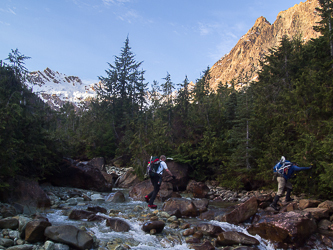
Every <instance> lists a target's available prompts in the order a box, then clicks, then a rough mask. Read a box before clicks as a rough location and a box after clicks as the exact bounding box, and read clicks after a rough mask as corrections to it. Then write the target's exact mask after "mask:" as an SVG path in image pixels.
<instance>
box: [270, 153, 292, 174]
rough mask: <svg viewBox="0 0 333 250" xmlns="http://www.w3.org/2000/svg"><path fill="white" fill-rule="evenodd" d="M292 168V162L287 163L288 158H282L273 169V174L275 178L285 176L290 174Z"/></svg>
mask: <svg viewBox="0 0 333 250" xmlns="http://www.w3.org/2000/svg"><path fill="white" fill-rule="evenodd" d="M291 166H292V163H291V162H290V161H286V158H285V157H284V156H282V157H281V160H280V161H279V162H278V163H276V165H275V166H274V167H273V173H274V177H273V179H274V178H276V177H277V176H283V174H284V173H285V174H287V173H288V169H289V168H290V167H291Z"/></svg>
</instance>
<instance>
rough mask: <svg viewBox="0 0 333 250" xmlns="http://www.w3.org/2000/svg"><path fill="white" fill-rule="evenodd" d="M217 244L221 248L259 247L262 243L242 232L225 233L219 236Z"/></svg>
mask: <svg viewBox="0 0 333 250" xmlns="http://www.w3.org/2000/svg"><path fill="white" fill-rule="evenodd" d="M216 243H217V244H218V245H220V246H232V245H238V244H241V245H259V244H260V242H259V241H258V240H257V239H256V238H254V237H251V236H248V235H246V234H244V233H241V232H232V231H230V232H223V233H220V234H219V235H218V236H217V239H216Z"/></svg>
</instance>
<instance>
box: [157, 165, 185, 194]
mask: <svg viewBox="0 0 333 250" xmlns="http://www.w3.org/2000/svg"><path fill="white" fill-rule="evenodd" d="M167 165H168V168H169V170H170V171H171V173H172V174H173V175H174V176H175V177H176V178H175V179H174V180H173V179H170V177H169V174H168V173H166V171H164V173H163V181H166V180H169V181H170V183H171V184H172V186H173V190H174V191H184V190H186V186H187V184H188V182H189V174H188V171H189V167H188V165H186V164H180V163H178V162H174V161H167Z"/></svg>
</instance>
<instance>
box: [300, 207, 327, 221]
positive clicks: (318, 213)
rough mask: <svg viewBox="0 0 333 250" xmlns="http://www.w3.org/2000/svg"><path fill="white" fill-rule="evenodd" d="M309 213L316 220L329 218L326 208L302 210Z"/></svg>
mask: <svg viewBox="0 0 333 250" xmlns="http://www.w3.org/2000/svg"><path fill="white" fill-rule="evenodd" d="M303 211H304V212H309V213H310V214H311V215H312V216H313V218H315V219H316V220H320V219H327V218H329V217H330V214H329V209H328V208H317V207H309V208H306V209H304V210H303Z"/></svg>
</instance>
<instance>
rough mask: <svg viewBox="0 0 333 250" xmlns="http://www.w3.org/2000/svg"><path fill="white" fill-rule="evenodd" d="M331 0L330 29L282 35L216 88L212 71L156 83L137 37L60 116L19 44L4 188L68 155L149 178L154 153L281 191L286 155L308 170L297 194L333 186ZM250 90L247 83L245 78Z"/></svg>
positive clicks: (8, 90)
mask: <svg viewBox="0 0 333 250" xmlns="http://www.w3.org/2000/svg"><path fill="white" fill-rule="evenodd" d="M332 5H333V3H332V1H327V0H323V1H321V8H319V9H318V11H319V12H320V14H321V17H322V21H321V22H320V23H318V26H315V27H314V29H315V30H316V31H317V32H320V33H321V36H320V37H319V38H317V39H312V40H310V41H308V42H307V43H304V42H303V39H302V37H301V35H300V36H299V37H293V38H290V37H283V38H282V39H281V41H280V45H279V46H278V47H276V48H271V50H270V51H269V53H268V54H267V55H266V56H265V58H264V59H263V60H262V61H261V66H262V68H261V69H260V71H259V72H258V78H257V79H256V80H254V81H253V79H248V77H247V75H246V74H245V73H244V74H243V75H242V77H240V78H238V79H234V80H233V81H232V82H220V83H219V85H218V88H217V89H214V90H213V89H212V88H211V87H210V84H209V83H210V75H209V68H207V69H205V70H204V71H203V72H202V74H201V77H200V78H199V79H197V80H196V82H195V83H194V84H190V81H189V80H188V79H187V77H185V79H184V80H183V82H181V83H174V82H173V81H172V76H171V75H170V74H168V73H167V74H166V76H165V77H163V76H162V77H161V80H160V82H159V81H154V82H153V83H146V81H145V77H144V74H145V71H144V70H143V69H142V67H143V63H142V61H138V60H137V59H136V57H135V54H134V52H133V51H132V50H131V47H130V42H129V39H128V38H127V39H126V40H125V42H124V46H123V47H122V48H121V50H120V53H119V56H115V58H114V61H113V62H112V63H108V68H107V69H106V70H105V75H104V76H100V77H99V79H100V81H101V82H102V83H103V85H101V86H96V90H97V98H96V99H94V100H91V102H90V104H89V106H88V107H87V108H86V109H85V110H81V111H75V110H74V106H73V105H71V104H70V103H68V104H66V105H65V106H64V107H63V108H62V109H61V110H60V111H59V112H56V111H54V110H51V109H50V107H49V106H48V105H47V104H45V103H44V102H43V101H41V99H39V98H38V97H37V96H36V95H35V94H34V93H32V92H31V90H29V89H27V87H26V86H25V85H24V77H25V75H26V73H27V71H28V70H27V69H26V68H25V66H24V61H25V60H26V59H29V57H27V56H24V55H23V54H21V53H20V52H19V51H18V50H12V52H11V53H9V57H8V58H7V60H4V61H2V62H1V63H0V117H1V119H0V159H1V161H0V180H1V181H0V188H1V189H4V188H6V186H8V184H7V183H6V180H7V178H8V177H13V176H15V175H17V174H24V175H26V176H29V177H31V178H34V179H38V180H42V179H43V176H44V175H45V174H47V173H49V172H52V171H54V170H55V169H57V166H59V164H60V163H61V161H62V159H63V157H70V158H74V159H75V158H79V159H92V158H94V157H104V158H105V160H106V162H111V161H114V160H115V159H117V161H118V162H120V164H121V165H122V166H127V167H129V166H131V167H133V168H134V169H135V172H136V174H137V175H139V176H141V177H142V178H143V175H144V173H145V170H146V166H147V162H148V160H149V158H150V156H151V155H161V154H164V155H166V156H167V157H170V158H173V159H174V160H175V161H177V162H180V163H184V164H188V166H190V170H191V177H192V178H193V179H195V180H197V181H206V180H217V181H219V183H220V185H221V186H223V187H227V188H230V189H244V188H245V189H247V188H249V187H248V185H250V184H251V188H272V187H274V186H273V185H274V182H272V175H273V173H272V168H273V166H274V165H275V164H276V162H277V161H278V160H279V159H280V158H281V156H282V155H283V156H285V157H286V159H288V160H290V161H293V162H297V164H298V166H301V167H308V166H310V165H312V166H313V168H312V169H311V171H309V172H308V171H304V173H303V172H300V173H298V174H297V175H298V177H297V178H295V180H294V182H293V183H294V190H295V192H299V193H302V192H304V193H309V194H316V195H320V196H321V197H329V196H331V195H332V194H333V181H332V180H333V37H332V34H333V33H332V20H331V17H332V10H333V6H332ZM240 85H241V86H242V88H237V89H236V86H240Z"/></svg>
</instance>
